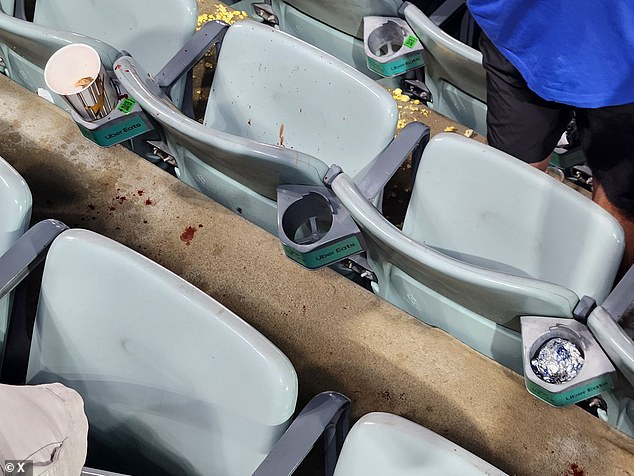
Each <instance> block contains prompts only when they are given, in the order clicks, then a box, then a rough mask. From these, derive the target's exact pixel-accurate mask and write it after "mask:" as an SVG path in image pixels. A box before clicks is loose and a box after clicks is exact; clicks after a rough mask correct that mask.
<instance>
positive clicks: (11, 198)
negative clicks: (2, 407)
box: [0, 157, 33, 367]
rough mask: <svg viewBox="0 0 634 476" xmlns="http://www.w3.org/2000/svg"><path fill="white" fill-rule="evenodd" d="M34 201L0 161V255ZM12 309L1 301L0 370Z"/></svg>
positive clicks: (6, 299) (20, 228)
mask: <svg viewBox="0 0 634 476" xmlns="http://www.w3.org/2000/svg"><path fill="white" fill-rule="evenodd" d="M32 203H33V199H32V197H31V190H29V186H28V185H27V183H26V182H25V181H24V179H23V178H22V177H21V176H20V174H18V172H16V170H15V169H14V168H13V167H11V166H10V165H9V164H8V163H7V162H6V161H5V160H4V159H2V158H1V157H0V210H1V211H0V255H2V254H3V253H5V252H6V251H7V250H8V249H9V248H10V247H11V245H13V243H15V241H16V240H17V239H18V238H19V237H20V236H21V235H22V234H23V233H24V232H25V231H26V229H27V228H28V226H29V222H30V220H31V206H32ZM10 309H11V295H9V296H6V297H4V298H2V299H0V367H1V366H2V361H1V358H2V355H3V349H4V341H5V335H6V332H7V319H8V316H9V311H10Z"/></svg>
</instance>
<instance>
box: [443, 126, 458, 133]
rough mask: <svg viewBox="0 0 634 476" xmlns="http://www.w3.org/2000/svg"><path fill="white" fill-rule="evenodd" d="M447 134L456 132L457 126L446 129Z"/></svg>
mask: <svg viewBox="0 0 634 476" xmlns="http://www.w3.org/2000/svg"><path fill="white" fill-rule="evenodd" d="M444 131H445V132H456V127H455V126H447V127H445V128H444Z"/></svg>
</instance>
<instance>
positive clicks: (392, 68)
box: [368, 47, 425, 78]
mask: <svg viewBox="0 0 634 476" xmlns="http://www.w3.org/2000/svg"><path fill="white" fill-rule="evenodd" d="M410 48H411V47H410ZM424 64H425V59H424V58H423V55H422V53H420V52H417V53H410V54H409V55H408V56H404V57H401V58H398V59H395V60H394V61H390V62H388V63H379V62H378V61H377V60H375V59H374V58H369V57H368V68H370V69H371V70H372V71H374V72H375V73H378V74H380V75H381V76H385V77H386V78H388V77H391V76H397V75H399V74H403V73H406V72H407V71H409V70H412V69H415V68H420V67H421V66H423V65H424Z"/></svg>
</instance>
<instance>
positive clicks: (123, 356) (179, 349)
mask: <svg viewBox="0 0 634 476" xmlns="http://www.w3.org/2000/svg"><path fill="white" fill-rule="evenodd" d="M54 381H58V382H61V383H64V384H65V385H67V386H69V387H72V388H74V389H75V390H77V391H78V392H79V393H80V395H81V396H82V398H83V399H84V402H85V410H86V414H87V416H88V421H89V425H90V432H91V433H90V442H89V452H91V455H92V458H91V457H89V462H90V464H94V463H95V462H97V463H98V464H97V466H99V467H103V468H104V469H109V470H114V471H120V472H125V473H126V474H130V473H132V474H165V473H170V474H225V475H244V474H251V472H253V470H254V469H255V468H256V467H257V466H258V464H259V463H260V462H261V460H262V459H263V458H264V456H265V455H266V454H267V453H268V452H269V451H270V449H271V447H272V445H273V443H274V442H275V441H277V439H278V438H279V437H280V435H281V434H282V433H283V431H284V429H285V428H286V426H287V423H288V421H289V420H290V418H291V416H292V414H293V412H294V407H295V401H296V397H297V376H296V374H295V371H294V369H293V366H292V365H291V363H290V362H289V361H288V359H287V358H286V357H285V356H284V355H283V354H282V353H281V352H280V351H279V350H278V349H277V348H276V347H275V346H273V344H271V343H270V342H269V341H268V340H267V339H266V338H264V337H263V336H262V335H261V334H260V333H258V332H257V331H256V330H255V329H253V328H252V327H251V326H249V325H248V324H246V323H245V322H244V321H242V320H241V319H240V318H239V317H237V316H236V315H235V314H233V313H232V312H231V311H229V310H228V309H226V308H225V307H223V306H222V305H220V304H219V303H218V302H216V301H214V300H213V299H211V298H210V297H209V296H207V295H206V294H204V293H203V292H202V291H200V290H198V289H197V288H195V287H194V286H192V285H190V284H189V283H187V282H186V281H184V280H183V279H181V278H179V277H178V276H176V275H174V274H173V273H171V272H169V271H167V270H166V269H164V268H162V267H161V266H159V265H157V264H156V263H154V262H152V261H151V260H149V259H147V258H145V257H143V256H141V255H139V254H137V253H136V252H134V251H132V250H130V249H128V248H126V247H125V246H123V245H121V244H119V243H116V242H114V241H112V240H110V239H107V238H105V237H102V236H100V235H97V234H95V233H92V232H89V231H85V230H70V231H66V232H64V233H63V234H62V235H60V236H59V237H58V238H57V239H56V240H55V242H54V243H53V245H52V246H51V248H50V251H49V253H48V257H47V260H46V264H45V269H44V275H43V278H42V290H41V295H40V301H39V306H38V312H37V318H36V325H35V329H34V332H33V342H32V347H31V354H30V360H29V369H28V375H27V382H28V383H42V382H54ZM131 448H133V449H134V451H130V449H131ZM126 456H127V459H128V461H125V462H124V460H125V459H126ZM100 458H101V461H96V460H99V459H100ZM104 462H105V464H104ZM119 462H120V464H119Z"/></svg>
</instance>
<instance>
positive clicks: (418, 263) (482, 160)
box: [332, 134, 623, 372]
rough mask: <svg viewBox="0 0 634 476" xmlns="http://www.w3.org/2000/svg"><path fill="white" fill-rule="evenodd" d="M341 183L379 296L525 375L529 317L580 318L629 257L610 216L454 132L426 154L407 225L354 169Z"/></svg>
mask: <svg viewBox="0 0 634 476" xmlns="http://www.w3.org/2000/svg"><path fill="white" fill-rule="evenodd" d="M458 164H461V165H458ZM474 177H480V178H481V180H474ZM482 177H484V179H482ZM441 182H442V184H441ZM511 184H512V185H511ZM332 188H333V191H334V192H335V193H336V194H337V196H338V197H339V198H340V199H341V201H342V202H343V204H344V206H345V207H346V208H347V209H348V210H349V211H350V212H351V213H352V215H353V217H354V219H355V220H356V221H357V223H359V225H360V226H361V227H362V229H363V231H364V232H365V237H366V240H367V242H368V253H369V260H370V264H371V266H372V268H373V270H374V271H375V273H376V275H377V278H378V286H377V289H376V291H377V292H378V294H379V295H381V296H382V297H384V298H385V299H386V300H388V301H390V302H392V303H393V304H394V305H396V306H398V307H400V308H401V309H403V310H405V311H406V312H408V313H410V314H412V315H413V316H415V317H418V318H419V319H421V320H423V321H425V322H427V323H429V324H431V325H434V326H438V327H441V328H442V329H444V330H446V331H447V332H449V333H450V334H452V335H453V336H455V337H456V338H458V339H460V340H462V341H463V342H465V343H466V344H467V345H469V346H470V347H472V348H474V349H475V350H478V351H479V352H481V353H483V354H484V355H487V356H489V357H491V358H493V359H494V360H496V361H498V362H500V363H502V364H503V365H506V366H507V367H510V368H512V369H514V370H516V371H518V372H521V371H522V359H521V341H520V338H519V333H518V332H517V331H519V319H518V316H521V315H536V316H540V315H543V316H557V317H571V316H572V310H573V309H574V307H575V305H576V304H577V302H578V300H579V298H580V297H581V296H583V295H585V294H587V295H589V296H592V297H594V298H595V299H597V301H598V302H601V300H602V299H603V298H604V297H605V296H606V294H607V290H609V288H610V286H611V284H612V281H613V279H614V276H615V274H616V271H617V268H618V263H619V261H620V259H621V255H622V252H623V231H622V230H621V228H620V226H619V225H618V224H617V223H616V221H615V220H614V219H613V218H612V217H611V216H610V215H609V214H607V212H604V211H603V210H602V209H600V208H599V207H597V206H596V205H594V204H593V203H591V202H590V201H589V200H587V199H585V198H584V197H582V196H577V195H576V192H574V191H573V190H570V189H568V188H567V187H565V185H563V184H560V183H558V182H556V181H554V180H553V179H551V178H550V177H548V176H547V175H546V174H543V173H541V172H538V171H536V170H534V169H532V168H531V167H530V166H527V165H526V164H523V163H521V162H520V161H518V160H516V159H514V158H512V157H510V156H507V155H506V154H503V153H501V152H499V151H496V150H495V149H493V148H491V147H488V146H485V145H482V144H480V143H477V142H475V141H472V140H469V139H466V138H464V137H461V136H458V135H455V134H441V135H438V136H436V137H434V138H433V139H432V140H431V141H430V143H429V145H428V146H427V148H426V149H425V152H424V153H423V157H422V160H421V164H420V167H419V170H418V173H417V179H416V185H415V187H414V189H415V190H414V191H413V194H412V199H411V202H410V206H409V208H408V212H407V216H406V220H405V223H404V226H403V231H400V230H398V229H396V228H395V227H393V226H392V225H391V224H390V223H389V222H387V220H385V218H383V217H382V216H381V214H380V213H379V212H378V211H377V210H376V209H375V208H374V207H372V206H371V204H369V203H368V202H367V201H366V200H365V199H364V198H363V197H362V195H361V194H360V193H359V191H358V190H357V189H356V187H355V186H354V184H353V183H352V181H350V180H349V179H348V178H346V177H345V176H339V177H337V178H336V179H335V181H334V183H333V186H332ZM495 190H497V192H496V191H495ZM432 191H433V193H432ZM546 203H547V205H548V207H547V208H545V207H544V204H546ZM540 204H541V205H542V206H540ZM531 206H532V207H535V210H532V208H531ZM560 207H561V210H558V209H559V208H560ZM531 210H532V211H531ZM569 214H570V215H572V216H568V215H569ZM531 217H532V219H531ZM530 220H532V221H530ZM463 221H464V222H465V224H464V225H463V223H462V222H463ZM441 230H442V231H441ZM580 236H583V237H584V239H583V240H580V239H579V238H578V237H580ZM553 237H554V238H553ZM564 238H565V239H566V240H567V241H564ZM556 239H558V241H559V242H558V243H555V240H556ZM476 245H477V246H476ZM551 247H553V248H555V250H551V249H550V248H551ZM542 253H544V254H545V255H546V256H547V258H544V256H542Z"/></svg>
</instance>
